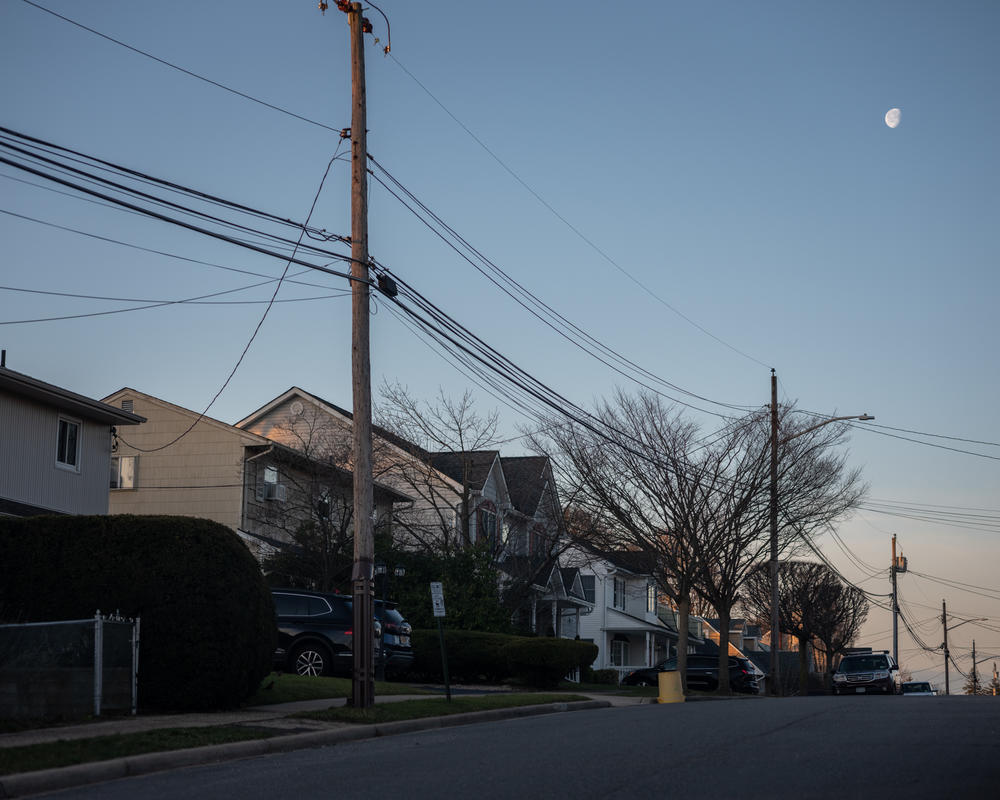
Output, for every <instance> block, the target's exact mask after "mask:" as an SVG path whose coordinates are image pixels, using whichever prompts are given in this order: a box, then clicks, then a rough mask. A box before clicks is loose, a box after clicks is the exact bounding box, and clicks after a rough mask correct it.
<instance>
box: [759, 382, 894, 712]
mask: <svg viewBox="0 0 1000 800" xmlns="http://www.w3.org/2000/svg"><path fill="white" fill-rule="evenodd" d="M851 419H856V420H860V421H862V422H868V421H870V420H873V419H875V417H872V416H869V415H868V414H855V415H854V416H849V417H830V418H829V419H825V420H823V421H822V422H820V423H818V424H817V425H813V426H811V427H809V428H806V429H805V430H801V431H798V432H797V433H793V434H792V435H791V436H786V437H785V438H784V439H781V440H779V439H778V376H777V375H776V374H775V372H774V370H773V369H772V370H771V481H770V483H771V492H770V495H771V497H770V523H771V561H770V567H771V569H770V572H771V694H772V695H775V696H777V695H778V694H780V692H779V684H780V677H781V676H780V667H779V666H778V648H779V647H780V645H781V633H780V632H779V630H778V625H779V619H778V445H779V444H786V443H787V442H790V441H791V440H792V439H797V438H798V437H799V436H803V435H805V434H807V433H811V432H812V431H814V430H816V429H817V428H822V427H823V426H824V425H829V424H830V423H832V422H844V421H846V420H851Z"/></svg>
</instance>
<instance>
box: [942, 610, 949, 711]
mask: <svg viewBox="0 0 1000 800" xmlns="http://www.w3.org/2000/svg"><path fill="white" fill-rule="evenodd" d="M941 624H942V625H944V644H943V645H941V646H942V647H943V648H944V693H945V694H951V685H950V684H949V683H948V606H947V604H946V603H945V602H944V600H942V601H941Z"/></svg>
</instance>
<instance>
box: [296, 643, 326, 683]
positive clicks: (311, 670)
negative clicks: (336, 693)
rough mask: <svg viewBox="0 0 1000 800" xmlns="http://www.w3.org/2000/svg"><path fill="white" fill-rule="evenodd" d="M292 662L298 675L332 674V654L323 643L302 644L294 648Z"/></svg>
mask: <svg viewBox="0 0 1000 800" xmlns="http://www.w3.org/2000/svg"><path fill="white" fill-rule="evenodd" d="M291 662H292V669H293V670H294V671H295V674H296V675H307V676H317V675H329V674H330V666H331V665H330V654H329V652H328V651H327V649H326V648H325V647H323V646H321V645H314V644H300V645H299V646H298V647H296V648H295V649H294V650H292V657H291Z"/></svg>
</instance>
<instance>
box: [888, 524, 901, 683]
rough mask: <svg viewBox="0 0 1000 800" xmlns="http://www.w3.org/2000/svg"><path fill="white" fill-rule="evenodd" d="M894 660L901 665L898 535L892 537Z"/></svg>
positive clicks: (890, 568)
mask: <svg viewBox="0 0 1000 800" xmlns="http://www.w3.org/2000/svg"><path fill="white" fill-rule="evenodd" d="M889 574H890V575H891V576H892V658H893V660H894V661H895V662H896V664H897V665H898V664H899V600H898V597H897V595H896V534H893V535H892V566H891V567H889Z"/></svg>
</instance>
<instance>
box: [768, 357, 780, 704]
mask: <svg viewBox="0 0 1000 800" xmlns="http://www.w3.org/2000/svg"><path fill="white" fill-rule="evenodd" d="M770 511H771V520H770V522H771V694H772V695H774V696H775V697H777V696H779V695H780V694H781V690H780V683H781V676H780V674H779V669H780V668H779V666H778V663H779V658H778V648H779V647H780V645H781V633H780V631H779V630H778V376H777V375H776V374H775V372H774V370H773V369H772V370H771V509H770Z"/></svg>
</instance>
